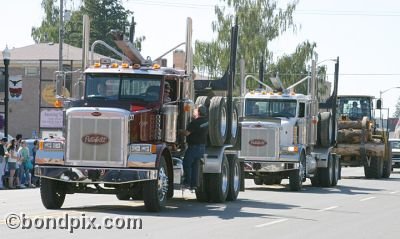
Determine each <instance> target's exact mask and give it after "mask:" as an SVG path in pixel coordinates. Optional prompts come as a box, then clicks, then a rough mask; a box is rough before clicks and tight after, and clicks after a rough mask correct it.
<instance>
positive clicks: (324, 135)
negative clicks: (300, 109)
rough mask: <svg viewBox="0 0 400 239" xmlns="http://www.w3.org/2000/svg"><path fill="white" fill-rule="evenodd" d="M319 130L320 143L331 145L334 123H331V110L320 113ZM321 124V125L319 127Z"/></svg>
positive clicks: (323, 145) (324, 145) (326, 145)
mask: <svg viewBox="0 0 400 239" xmlns="http://www.w3.org/2000/svg"><path fill="white" fill-rule="evenodd" d="M319 117H320V118H319V119H318V125H317V131H318V136H317V139H319V144H320V145H321V146H322V147H329V146H330V144H331V132H332V124H331V113H330V112H322V113H320V114H319ZM318 126H319V127H318Z"/></svg>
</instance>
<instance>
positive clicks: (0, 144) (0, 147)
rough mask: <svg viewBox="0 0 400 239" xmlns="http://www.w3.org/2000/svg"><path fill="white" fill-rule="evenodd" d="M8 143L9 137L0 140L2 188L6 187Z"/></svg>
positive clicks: (0, 181) (0, 187) (0, 179)
mask: <svg viewBox="0 0 400 239" xmlns="http://www.w3.org/2000/svg"><path fill="white" fill-rule="evenodd" d="M6 143H7V138H2V139H1V141H0V190H2V189H4V185H3V176H4V172H5V167H6V158H5V154H6V149H5V144H6Z"/></svg>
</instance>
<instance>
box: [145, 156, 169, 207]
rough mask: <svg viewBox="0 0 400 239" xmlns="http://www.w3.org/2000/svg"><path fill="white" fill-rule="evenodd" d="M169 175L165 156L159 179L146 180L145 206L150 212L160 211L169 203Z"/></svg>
mask: <svg viewBox="0 0 400 239" xmlns="http://www.w3.org/2000/svg"><path fill="white" fill-rule="evenodd" d="M167 193H168V175H167V166H166V163H165V159H164V156H161V158H160V167H159V169H158V177H157V180H151V181H146V182H144V185H143V199H144V206H145V208H146V210H147V211H149V212H158V211H160V210H161V209H162V208H163V207H164V206H165V204H166V203H167Z"/></svg>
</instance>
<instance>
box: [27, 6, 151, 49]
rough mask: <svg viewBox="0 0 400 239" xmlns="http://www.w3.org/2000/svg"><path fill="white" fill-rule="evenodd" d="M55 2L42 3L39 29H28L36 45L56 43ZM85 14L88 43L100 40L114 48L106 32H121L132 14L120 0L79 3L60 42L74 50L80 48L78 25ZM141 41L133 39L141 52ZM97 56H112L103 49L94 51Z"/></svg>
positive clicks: (79, 25)
mask: <svg viewBox="0 0 400 239" xmlns="http://www.w3.org/2000/svg"><path fill="white" fill-rule="evenodd" d="M57 2H58V1H53V0H43V2H42V7H43V9H44V10H45V17H44V19H43V21H42V24H41V26H40V27H33V28H32V38H33V39H34V40H35V42H36V43H39V42H49V41H53V42H59V35H58V28H59V25H60V24H59V8H58V7H57V5H56V4H57ZM84 14H87V15H88V16H89V18H90V21H91V22H90V42H89V43H90V44H92V43H93V42H94V41H96V40H103V41H105V42H106V43H107V44H109V45H111V46H113V47H116V46H115V44H114V42H113V40H112V38H111V36H110V35H109V34H108V33H109V32H110V30H112V29H116V30H121V31H124V30H125V27H126V26H128V25H129V21H128V18H129V17H130V16H131V15H132V14H133V12H132V11H130V10H126V9H125V8H124V7H123V6H122V4H121V0H83V4H82V6H81V7H80V8H79V10H77V11H73V12H72V14H71V19H70V21H68V22H65V31H64V32H65V33H64V42H65V43H67V44H70V45H72V46H76V47H82V26H83V15H84ZM144 40H145V37H144V36H141V37H139V38H137V39H136V40H135V41H136V45H137V47H138V49H139V50H141V43H142V41H144ZM95 50H96V52H97V53H100V54H103V55H109V56H112V57H115V56H114V55H112V54H111V53H110V51H109V50H107V49H104V48H97V49H95Z"/></svg>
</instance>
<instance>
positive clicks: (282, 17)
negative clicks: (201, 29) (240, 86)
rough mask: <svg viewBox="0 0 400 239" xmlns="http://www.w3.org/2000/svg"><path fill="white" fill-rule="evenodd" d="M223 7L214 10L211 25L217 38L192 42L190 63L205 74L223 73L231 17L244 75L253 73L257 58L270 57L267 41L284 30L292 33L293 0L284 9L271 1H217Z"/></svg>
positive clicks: (255, 68)
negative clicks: (191, 61)
mask: <svg viewBox="0 0 400 239" xmlns="http://www.w3.org/2000/svg"><path fill="white" fill-rule="evenodd" d="M220 1H221V2H224V3H226V6H224V7H219V6H216V7H215V13H216V16H217V21H214V22H213V23H212V30H213V32H215V33H217V38H216V39H215V40H213V41H212V42H211V43H209V42H200V41H196V43H195V59H194V64H195V66H196V68H197V69H206V72H207V73H208V74H211V75H212V76H214V75H215V74H216V73H220V72H224V71H225V70H226V69H225V67H226V66H227V65H228V62H229V47H230V46H229V41H230V28H231V26H232V25H233V24H234V21H235V18H236V17H237V19H238V24H239V26H240V27H239V48H238V52H237V54H238V56H239V57H238V58H243V59H244V60H245V68H246V69H245V70H246V72H257V71H258V68H259V63H260V61H261V57H262V56H265V57H267V58H268V59H271V58H272V53H271V52H270V51H269V49H268V42H270V41H271V40H273V39H275V38H276V37H278V36H279V35H280V34H281V33H283V32H285V31H287V30H288V29H293V30H295V25H294V23H293V17H292V15H293V11H294V10H295V8H296V4H297V2H298V1H297V0H296V1H293V2H291V3H289V4H288V5H287V7H286V9H285V10H282V9H278V8H277V1H274V0H220Z"/></svg>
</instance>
